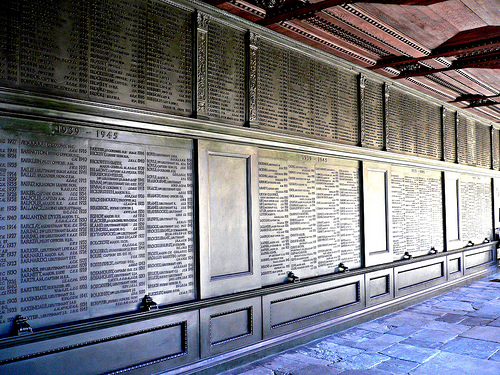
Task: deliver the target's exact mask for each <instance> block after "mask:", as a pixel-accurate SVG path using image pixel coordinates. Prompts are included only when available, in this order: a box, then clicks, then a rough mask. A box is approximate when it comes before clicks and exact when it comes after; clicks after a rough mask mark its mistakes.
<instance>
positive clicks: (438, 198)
mask: <svg viewBox="0 0 500 375" xmlns="http://www.w3.org/2000/svg"><path fill="white" fill-rule="evenodd" d="M428 184H429V186H428V191H430V193H429V197H430V199H429V202H432V207H431V208H430V210H431V211H432V213H431V220H432V222H431V223H430V224H429V229H430V238H431V241H432V242H431V246H434V247H435V248H436V249H437V250H443V249H444V224H443V196H442V181H441V176H440V175H434V176H433V177H432V178H429V179H428Z"/></svg>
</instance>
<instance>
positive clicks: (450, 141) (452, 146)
mask: <svg viewBox="0 0 500 375" xmlns="http://www.w3.org/2000/svg"><path fill="white" fill-rule="evenodd" d="M456 114H457V113H456V112H454V111H453V112H452V111H449V110H447V109H444V126H443V127H444V129H443V132H444V133H443V139H444V142H443V143H444V150H443V153H444V160H445V161H449V162H452V163H453V162H455V161H456V160H457V147H456V145H457V144H456Z"/></svg>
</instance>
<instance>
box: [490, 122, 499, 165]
mask: <svg viewBox="0 0 500 375" xmlns="http://www.w3.org/2000/svg"><path fill="white" fill-rule="evenodd" d="M491 132H492V133H491V151H492V158H491V159H492V168H493V169H494V170H496V171H498V170H499V169H500V136H499V131H498V129H497V128H492V129H491Z"/></svg>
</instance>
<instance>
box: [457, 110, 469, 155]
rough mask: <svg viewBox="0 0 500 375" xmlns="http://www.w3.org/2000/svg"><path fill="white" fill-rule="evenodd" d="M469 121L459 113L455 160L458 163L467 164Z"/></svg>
mask: <svg viewBox="0 0 500 375" xmlns="http://www.w3.org/2000/svg"><path fill="white" fill-rule="evenodd" d="M469 126H470V125H469V121H468V119H467V117H465V116H463V115H461V114H459V115H458V124H457V160H458V162H459V163H460V164H468V144H469V141H468V140H467V136H468V135H469V131H468V128H469Z"/></svg>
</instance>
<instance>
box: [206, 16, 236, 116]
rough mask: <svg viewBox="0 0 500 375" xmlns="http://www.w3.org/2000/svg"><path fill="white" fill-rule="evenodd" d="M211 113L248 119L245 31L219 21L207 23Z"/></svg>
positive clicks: (210, 114) (208, 83) (212, 114)
mask: <svg viewBox="0 0 500 375" xmlns="http://www.w3.org/2000/svg"><path fill="white" fill-rule="evenodd" d="M207 67H208V81H207V85H208V102H207V111H208V116H209V117H210V118H212V119H218V120H222V121H224V122H229V123H233V124H238V125H243V124H244V122H245V33H244V32H243V31H241V30H237V29H235V28H232V27H230V26H226V25H224V24H222V23H218V22H216V21H211V22H210V23H209V26H208V63H207Z"/></svg>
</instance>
